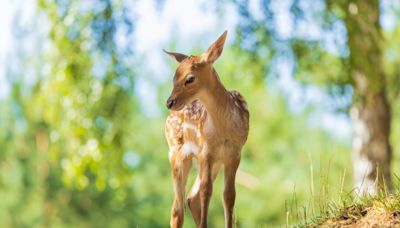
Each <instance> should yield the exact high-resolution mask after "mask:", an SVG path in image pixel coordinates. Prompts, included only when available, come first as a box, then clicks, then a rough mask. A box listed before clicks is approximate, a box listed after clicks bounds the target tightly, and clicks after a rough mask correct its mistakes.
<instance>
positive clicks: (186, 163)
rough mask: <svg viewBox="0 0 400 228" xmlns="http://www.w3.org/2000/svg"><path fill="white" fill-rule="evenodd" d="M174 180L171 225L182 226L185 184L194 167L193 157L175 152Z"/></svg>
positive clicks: (172, 163)
mask: <svg viewBox="0 0 400 228" xmlns="http://www.w3.org/2000/svg"><path fill="white" fill-rule="evenodd" d="M171 165H172V180H173V184H174V202H173V204H172V209H171V220H170V226H171V227H172V228H180V227H182V226H183V221H184V218H185V203H184V197H185V186H186V181H187V178H188V173H189V171H190V169H191V167H192V159H191V158H183V157H181V153H180V152H178V153H175V156H174V157H173V158H172V162H171Z"/></svg>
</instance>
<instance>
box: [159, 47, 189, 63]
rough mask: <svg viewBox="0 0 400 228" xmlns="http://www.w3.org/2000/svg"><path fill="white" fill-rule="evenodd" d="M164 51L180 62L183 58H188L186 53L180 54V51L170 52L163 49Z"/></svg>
mask: <svg viewBox="0 0 400 228" xmlns="http://www.w3.org/2000/svg"><path fill="white" fill-rule="evenodd" d="M163 51H164V52H165V53H167V55H169V56H171V57H172V58H174V59H175V60H176V61H178V62H179V63H180V62H182V60H184V59H186V58H187V57H188V56H187V55H184V54H180V53H175V52H169V51H166V50H164V49H163Z"/></svg>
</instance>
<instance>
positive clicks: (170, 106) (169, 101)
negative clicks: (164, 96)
mask: <svg viewBox="0 0 400 228" xmlns="http://www.w3.org/2000/svg"><path fill="white" fill-rule="evenodd" d="M174 104H175V100H174V99H171V98H168V100H167V108H168V109H171V108H172V106H174Z"/></svg>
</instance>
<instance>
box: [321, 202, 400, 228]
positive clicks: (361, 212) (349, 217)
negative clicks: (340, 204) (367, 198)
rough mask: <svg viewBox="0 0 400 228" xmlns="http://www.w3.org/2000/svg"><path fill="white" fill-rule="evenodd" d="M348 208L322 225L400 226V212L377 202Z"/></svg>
mask: <svg viewBox="0 0 400 228" xmlns="http://www.w3.org/2000/svg"><path fill="white" fill-rule="evenodd" d="M346 210H348V211H346ZM346 210H345V211H343V213H342V214H341V216H339V217H338V218H335V219H331V220H328V221H325V222H324V223H323V224H321V225H320V227H363V228H364V227H400V212H388V211H387V210H386V209H385V208H384V207H381V206H379V205H376V204H374V205H372V206H371V207H368V208H364V209H360V208H354V207H353V208H352V207H350V208H346ZM354 212H356V213H354Z"/></svg>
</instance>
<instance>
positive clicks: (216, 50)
mask: <svg viewBox="0 0 400 228" xmlns="http://www.w3.org/2000/svg"><path fill="white" fill-rule="evenodd" d="M226 34H227V31H225V32H224V33H223V34H222V35H221V36H220V37H219V38H218V39H217V40H216V41H215V42H214V43H213V44H211V46H210V47H209V48H208V49H207V51H206V52H204V53H203V55H202V56H201V60H202V62H206V63H211V64H212V63H214V62H215V60H217V59H218V57H219V56H220V55H221V53H222V50H223V49H224V44H225V39H226Z"/></svg>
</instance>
